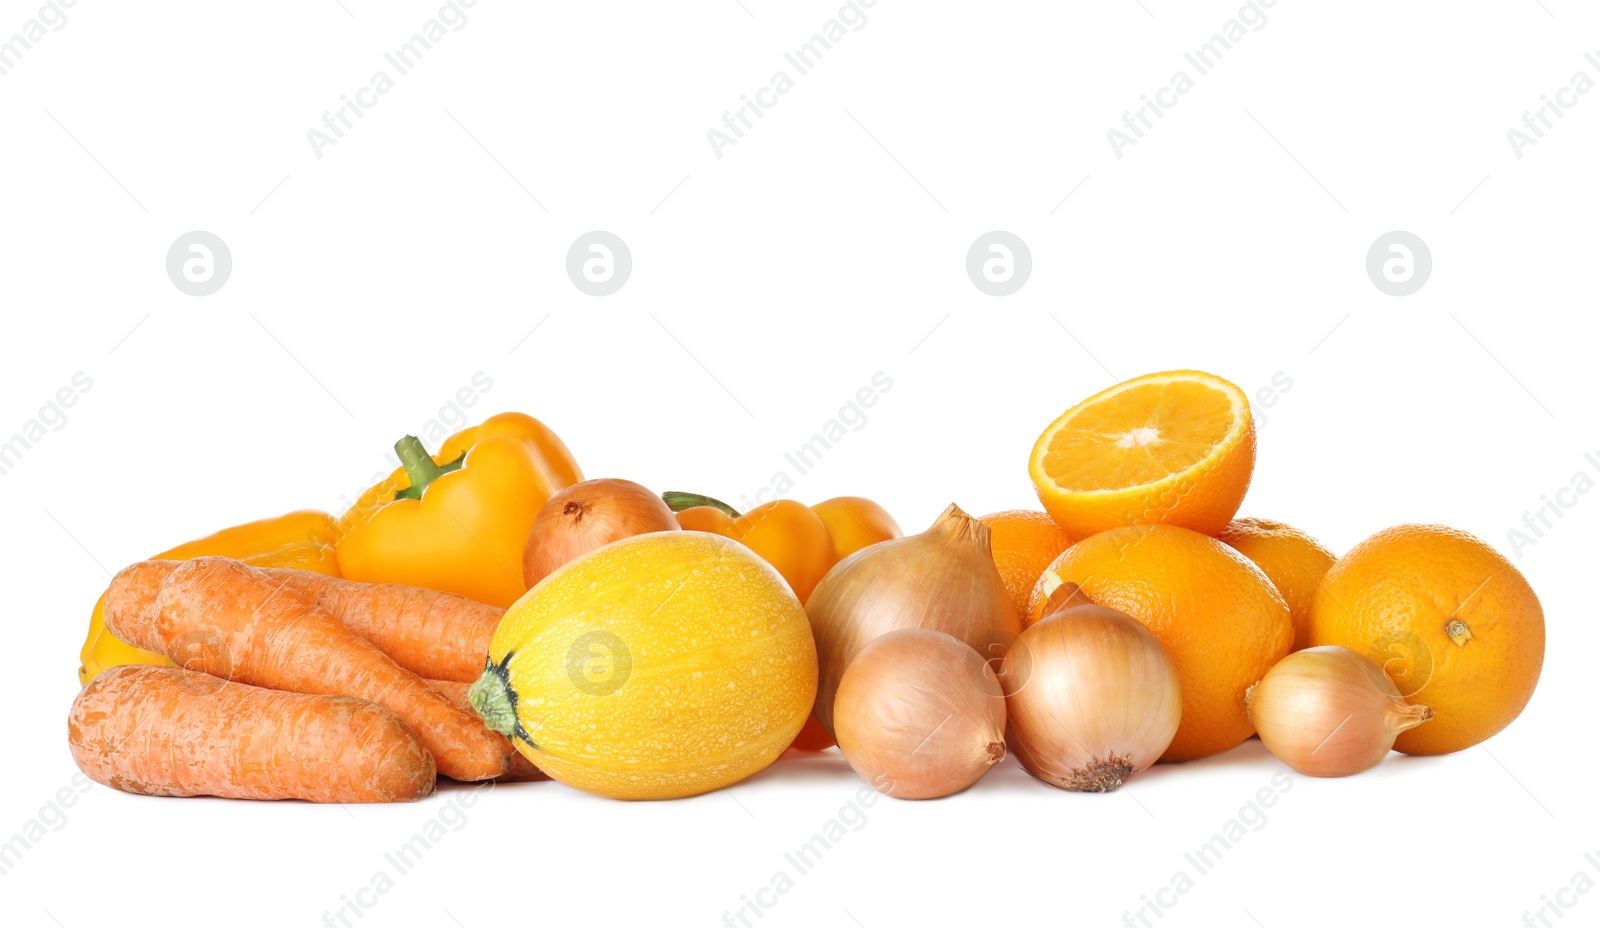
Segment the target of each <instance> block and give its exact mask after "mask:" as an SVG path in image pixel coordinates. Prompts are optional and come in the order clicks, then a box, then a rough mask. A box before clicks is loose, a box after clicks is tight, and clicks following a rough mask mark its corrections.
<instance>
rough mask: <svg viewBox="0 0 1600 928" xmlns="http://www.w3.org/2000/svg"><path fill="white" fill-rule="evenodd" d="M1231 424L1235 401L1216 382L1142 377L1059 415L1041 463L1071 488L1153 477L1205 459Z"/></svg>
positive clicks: (1118, 485) (1123, 484)
mask: <svg viewBox="0 0 1600 928" xmlns="http://www.w3.org/2000/svg"><path fill="white" fill-rule="evenodd" d="M1234 425H1235V420H1234V412H1233V403H1232V401H1231V400H1230V398H1229V397H1228V395H1227V394H1226V393H1223V392H1222V391H1220V390H1217V389H1215V388H1213V387H1210V386H1207V385H1205V384H1201V383H1196V382H1194V381H1187V380H1177V381H1170V382H1168V383H1150V384H1141V385H1139V386H1136V387H1131V388H1129V389H1127V390H1124V391H1122V392H1120V393H1117V394H1115V395H1113V396H1108V397H1106V398H1105V399H1103V400H1100V401H1099V402H1097V403H1095V404H1093V405H1091V406H1086V407H1085V408H1083V409H1081V410H1079V411H1078V412H1077V413H1076V414H1075V415H1074V416H1073V417H1072V418H1071V419H1069V420H1068V421H1066V422H1065V423H1063V424H1062V425H1061V427H1060V428H1058V429H1057V430H1056V433H1055V434H1054V435H1052V436H1051V437H1050V444H1049V446H1048V448H1047V450H1046V452H1045V456H1044V462H1043V463H1044V470H1045V473H1047V474H1048V475H1049V476H1050V478H1051V480H1053V481H1054V482H1055V484H1056V486H1058V487H1061V488H1062V489H1063V490H1069V491H1073V492H1092V491H1096V490H1120V489H1126V488H1128V487H1138V486H1145V485H1147V484H1152V483H1158V482H1160V481H1162V480H1164V479H1166V478H1168V477H1170V476H1172V475H1173V474H1178V473H1182V472H1183V471H1186V470H1188V469H1189V468H1191V467H1193V466H1194V465H1196V464H1198V463H1200V462H1201V461H1203V460H1205V459H1206V457H1207V456H1208V455H1210V454H1211V452H1212V451H1213V450H1215V448H1216V447H1217V445H1219V444H1221V443H1222V442H1223V441H1225V440H1226V439H1227V437H1228V434H1229V433H1230V432H1231V431H1233V428H1234Z"/></svg>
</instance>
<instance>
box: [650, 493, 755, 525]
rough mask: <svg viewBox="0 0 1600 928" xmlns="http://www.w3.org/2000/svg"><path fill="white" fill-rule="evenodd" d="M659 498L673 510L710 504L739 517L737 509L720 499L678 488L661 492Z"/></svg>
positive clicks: (730, 515) (732, 516) (729, 514)
mask: <svg viewBox="0 0 1600 928" xmlns="http://www.w3.org/2000/svg"><path fill="white" fill-rule="evenodd" d="M661 500H662V502H664V503H666V504H667V508H668V509H671V510H672V511H673V512H682V511H684V510H685V509H693V508H694V507H696V506H710V507H711V508H712V509H720V510H722V511H723V512H724V513H726V514H727V515H728V516H729V517H730V518H734V519H737V518H739V510H737V509H735V508H733V507H732V506H729V505H728V504H727V503H724V502H723V501H722V500H720V499H717V498H715V497H711V496H702V495H700V494H699V493H684V492H681V491H679V490H668V491H667V492H665V493H663V494H661Z"/></svg>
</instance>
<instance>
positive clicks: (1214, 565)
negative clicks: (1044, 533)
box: [1033, 525, 1294, 761]
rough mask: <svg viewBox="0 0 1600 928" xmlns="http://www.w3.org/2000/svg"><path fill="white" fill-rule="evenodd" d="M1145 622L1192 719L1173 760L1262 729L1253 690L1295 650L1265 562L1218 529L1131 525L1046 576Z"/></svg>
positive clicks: (1071, 554) (1073, 552) (1220, 747)
mask: <svg viewBox="0 0 1600 928" xmlns="http://www.w3.org/2000/svg"><path fill="white" fill-rule="evenodd" d="M1056 578H1059V580H1060V582H1063V583H1075V584H1077V585H1078V586H1079V587H1080V588H1081V590H1080V592H1081V595H1083V596H1086V597H1087V598H1088V599H1089V600H1090V601H1091V602H1095V603H1099V604H1100V605H1102V606H1110V607H1111V608H1112V609H1118V610H1121V611H1122V612H1125V613H1127V614H1128V615H1130V616H1132V617H1133V618H1135V619H1137V620H1139V621H1140V622H1141V623H1143V624H1144V626H1145V627H1146V628H1148V629H1150V631H1151V632H1153V633H1154V634H1155V636H1156V638H1157V639H1159V640H1160V641H1161V644H1162V645H1163V646H1164V647H1165V648H1166V649H1167V653H1168V654H1170V655H1172V661H1173V663H1175V664H1177V666H1178V689H1179V691H1180V692H1181V693H1182V696H1183V718H1182V720H1181V721H1180V722H1179V723H1178V733H1177V735H1175V736H1174V737H1173V739H1172V744H1171V745H1170V746H1168V748H1167V751H1166V753H1165V754H1163V755H1161V759H1162V760H1164V761H1176V760H1194V759H1195V758H1198V757H1206V756H1209V755H1211V754H1216V753H1218V752H1219V751H1226V750H1227V749H1229V748H1231V747H1233V746H1235V745H1237V744H1239V743H1240V742H1242V741H1244V740H1245V739H1246V738H1249V737H1250V735H1251V734H1253V733H1254V731H1255V729H1254V728H1253V727H1252V726H1251V725H1250V719H1249V718H1248V717H1247V716H1246V715H1245V701H1244V694H1245V690H1247V689H1249V688H1250V686H1251V684H1253V683H1255V682H1256V681H1257V680H1260V679H1261V677H1262V675H1264V674H1265V673H1266V672H1267V671H1268V670H1269V669H1271V667H1272V665H1273V664H1275V663H1277V662H1278V660H1279V659H1280V658H1282V657H1283V656H1284V655H1285V654H1288V653H1289V645H1290V643H1291V642H1292V641H1293V640H1294V626H1293V624H1292V623H1291V622H1290V620H1289V606H1288V605H1287V604H1286V603H1285V602H1284V601H1283V597H1282V596H1281V595H1279V594H1278V591H1277V590H1276V589H1274V588H1273V586H1272V581H1271V580H1268V579H1267V575H1266V574H1264V573H1262V572H1261V568H1259V567H1257V566H1256V565H1254V564H1252V563H1250V561H1249V560H1248V559H1247V558H1246V557H1245V556H1244V555H1242V554H1240V553H1239V552H1237V551H1235V550H1233V549H1232V548H1230V547H1228V546H1227V545H1225V544H1223V543H1222V542H1220V541H1218V540H1216V539H1215V538H1212V537H1210V536H1208V535H1201V534H1200V533H1198V532H1191V531H1189V530H1188V529H1184V528H1177V527H1176V526H1171V525H1130V526H1126V527H1123V528H1114V529H1111V530H1110V531H1107V532H1101V533H1100V534H1098V535H1091V536H1089V537H1088V538H1085V539H1084V540H1082V541H1080V542H1078V543H1077V544H1075V545H1073V546H1072V547H1070V548H1068V549H1067V550H1066V552H1065V553H1063V554H1062V555H1061V557H1059V558H1057V559H1056V562H1055V563H1054V564H1052V565H1051V567H1050V568H1049V570H1048V571H1047V572H1046V574H1045V576H1044V577H1043V578H1041V582H1040V585H1039V588H1036V589H1035V591H1034V595H1033V599H1035V600H1041V599H1042V598H1043V596H1044V590H1043V589H1042V588H1043V587H1046V586H1047V585H1049V584H1050V583H1051V581H1053V580H1054V579H1056Z"/></svg>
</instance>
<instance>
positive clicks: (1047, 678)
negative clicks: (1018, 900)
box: [1000, 601, 1183, 793]
mask: <svg viewBox="0 0 1600 928" xmlns="http://www.w3.org/2000/svg"><path fill="white" fill-rule="evenodd" d="M1000 679H1001V683H1002V685H1003V686H1004V687H1005V691H1006V710H1007V712H1008V719H1009V725H1010V730H1009V732H1008V735H1009V744H1010V745H1011V750H1012V751H1013V752H1014V753H1015V754H1016V755H1017V760H1019V761H1021V762H1022V766H1023V767H1025V768H1027V771H1028V772H1029V773H1031V774H1033V775H1034V776H1036V777H1038V778H1039V779H1041V780H1043V781H1045V782H1046V783H1049V784H1050V785H1051V786H1059V787H1061V788H1062V789H1068V790H1081V791H1087V792H1101V793H1104V792H1110V791H1111V790H1114V789H1116V788H1117V787H1119V786H1121V785H1122V784H1123V783H1124V782H1126V781H1127V779H1128V778H1129V777H1131V776H1133V775H1134V774H1135V773H1138V772H1139V771H1141V770H1143V769H1145V768H1146V767H1148V766H1150V765H1151V764H1153V763H1155V762H1156V759H1157V758H1159V757H1160V756H1161V754H1162V752H1164V751H1165V750H1166V749H1167V745H1169V744H1171V743H1172V736H1173V735H1175V734H1177V731H1178V719H1179V716H1180V715H1181V714H1182V712H1183V701H1182V699H1181V698H1179V693H1178V669H1177V666H1176V665H1175V664H1173V662H1172V658H1171V657H1170V656H1168V654H1167V651H1166V649H1165V648H1163V647H1162V646H1161V642H1160V641H1158V640H1156V636H1155V635H1153V634H1151V633H1150V630H1149V629H1147V628H1145V627H1144V626H1143V625H1141V624H1139V623H1138V622H1136V621H1134V620H1133V619H1132V618H1129V617H1128V616H1127V615H1124V614H1123V613H1121V612H1118V611H1117V610H1115V609H1109V608H1107V607H1105V606H1097V605H1094V604H1092V603H1089V604H1075V603H1073V602H1071V601H1069V604H1068V605H1066V606H1064V607H1063V608H1061V609H1058V610H1057V611H1054V612H1052V613H1051V614H1050V615H1049V616H1047V617H1046V618H1044V619H1043V620H1041V621H1039V622H1036V623H1034V624H1033V625H1032V626H1029V628H1028V630H1027V631H1025V632H1023V633H1022V637H1021V638H1019V639H1018V640H1017V643H1016V645H1015V646H1013V647H1012V649H1011V651H1010V653H1008V654H1007V655H1006V659H1005V662H1004V664H1003V665H1002V669H1001V674H1000Z"/></svg>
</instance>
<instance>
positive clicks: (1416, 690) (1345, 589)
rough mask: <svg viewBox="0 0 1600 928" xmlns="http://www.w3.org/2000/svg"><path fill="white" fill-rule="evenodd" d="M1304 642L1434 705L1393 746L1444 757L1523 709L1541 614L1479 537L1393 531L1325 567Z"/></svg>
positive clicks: (1430, 529) (1418, 529)
mask: <svg viewBox="0 0 1600 928" xmlns="http://www.w3.org/2000/svg"><path fill="white" fill-rule="evenodd" d="M1311 643H1312V644H1313V645H1324V644H1339V645H1344V646H1345V647H1347V648H1352V649H1354V650H1356V651H1358V652H1360V653H1362V654H1365V655H1367V656H1368V657H1371V658H1372V659H1373V660H1375V661H1376V662H1377V663H1379V664H1381V665H1383V667H1384V669H1385V670H1387V671H1388V672H1389V676H1390V678H1391V679H1393V680H1394V682H1395V686H1397V687H1399V689H1400V693H1401V695H1403V696H1405V697H1406V698H1407V699H1408V700H1410V701H1411V702H1413V703H1419V704H1421V705H1425V706H1428V707H1429V708H1431V709H1433V711H1434V718H1433V721H1431V722H1428V723H1427V724H1425V725H1419V726H1417V727H1416V728H1413V729H1411V730H1410V731H1405V732H1401V733H1400V737H1399V738H1398V739H1396V741H1395V743H1394V746H1395V750H1397V751H1404V752H1405V753H1407V754H1448V753H1450V752H1452V751H1460V750H1462V749H1464V748H1469V747H1472V746H1473V745H1475V744H1477V743H1479V742H1480V741H1483V740H1485V739H1487V738H1488V737H1490V736H1491V735H1493V734H1495V733H1496V732H1498V731H1499V730H1500V729H1502V728H1505V727H1506V726H1507V725H1509V724H1511V721H1512V720H1513V719H1515V718H1516V717H1517V715H1518V714H1520V713H1521V712H1522V708H1523V706H1526V705H1527V704H1528V698H1529V697H1530V696H1532V695H1533V688H1534V686H1535V684H1537V683H1538V682H1539V671H1540V669H1541V668H1542V667H1543V666H1544V610H1543V608H1541V607H1540V605H1539V597H1537V596H1535V595H1534V592H1533V588H1532V587H1530V586H1529V585H1528V581H1527V579H1525V578H1524V577H1523V576H1522V573H1521V572H1520V571H1518V570H1517V569H1516V568H1515V567H1513V566H1511V562H1510V561H1507V560H1506V559H1505V558H1504V557H1502V556H1501V554H1500V552H1498V551H1496V550H1495V549H1493V548H1491V547H1489V546H1488V545H1487V544H1484V543H1483V542H1482V541H1479V540H1478V539H1477V538H1474V537H1473V536H1471V535H1469V534H1467V533H1466V532H1461V531H1457V530H1455V529H1451V528H1445V527H1444V526H1442V525H1401V526H1398V527H1395V528H1391V529H1385V530H1384V531H1381V532H1379V533H1377V534H1376V535H1373V536H1372V537H1371V538H1368V539H1367V540H1366V541H1363V542H1361V543H1360V544H1358V545H1356V546H1355V547H1354V548H1352V549H1350V553H1348V554H1346V555H1345V556H1344V557H1342V558H1339V559H1338V560H1337V561H1335V562H1334V563H1333V566H1332V567H1331V568H1329V570H1328V573H1327V576H1325V577H1323V578H1322V584H1321V585H1320V586H1319V587H1318V589H1317V594H1316V597H1315V598H1314V599H1313V600H1312V604H1311Z"/></svg>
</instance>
